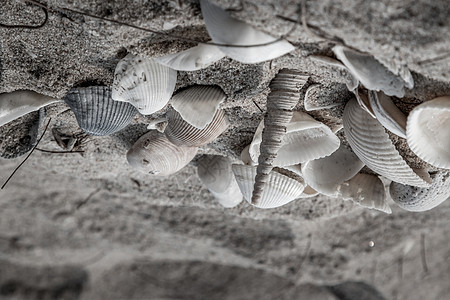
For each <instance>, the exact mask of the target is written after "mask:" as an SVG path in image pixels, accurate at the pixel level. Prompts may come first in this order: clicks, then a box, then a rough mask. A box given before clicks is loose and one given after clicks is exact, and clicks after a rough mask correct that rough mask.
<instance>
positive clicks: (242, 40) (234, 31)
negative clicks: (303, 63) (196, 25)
mask: <svg viewBox="0 0 450 300" xmlns="http://www.w3.org/2000/svg"><path fill="white" fill-rule="evenodd" d="M200 7H201V10H202V16H203V20H204V21H205V24H206V30H208V33H209V35H210V36H211V38H212V40H213V42H214V43H220V44H227V45H258V44H264V43H269V42H274V41H276V40H278V38H275V37H273V36H270V35H268V34H266V33H264V32H262V31H259V30H257V29H255V28H253V27H252V26H250V25H248V24H246V23H244V22H242V21H239V20H236V19H234V18H232V17H230V15H229V14H228V13H227V12H226V11H225V10H223V9H222V8H220V7H219V6H217V5H215V4H212V3H210V2H209V1H207V0H200ZM219 48H220V50H221V51H222V52H223V53H225V54H226V55H227V56H229V57H231V58H232V59H234V60H237V61H239V62H242V63H247V64H254V63H259V62H263V61H267V60H271V59H274V58H277V57H279V56H282V55H284V54H286V53H288V52H291V51H293V50H295V47H294V46H292V45H291V44H290V43H289V42H287V41H285V40H280V41H277V42H274V43H271V44H268V45H265V46H257V47H256V46H255V47H219Z"/></svg>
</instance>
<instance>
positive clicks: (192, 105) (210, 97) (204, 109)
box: [171, 85, 227, 129]
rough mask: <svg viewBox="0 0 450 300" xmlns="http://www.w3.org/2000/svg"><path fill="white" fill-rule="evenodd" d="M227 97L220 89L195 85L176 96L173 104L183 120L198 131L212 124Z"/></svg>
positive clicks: (173, 98)
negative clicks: (220, 105)
mask: <svg viewBox="0 0 450 300" xmlns="http://www.w3.org/2000/svg"><path fill="white" fill-rule="evenodd" d="M226 97H227V96H226V95H225V93H224V92H223V91H222V89H221V88H219V87H216V86H211V85H209V86H208V85H194V86H192V87H190V88H187V89H185V90H183V91H181V92H179V93H177V94H176V95H174V96H173V97H172V100H171V103H172V107H173V109H175V110H176V111H177V112H178V113H179V114H180V115H181V117H182V118H183V120H185V121H186V122H188V123H189V124H190V125H192V126H194V127H196V128H198V129H203V128H205V126H206V125H208V124H209V123H211V121H212V119H213V117H214V115H215V114H216V111H217V109H218V107H219V104H220V103H222V101H223V100H225V98H226Z"/></svg>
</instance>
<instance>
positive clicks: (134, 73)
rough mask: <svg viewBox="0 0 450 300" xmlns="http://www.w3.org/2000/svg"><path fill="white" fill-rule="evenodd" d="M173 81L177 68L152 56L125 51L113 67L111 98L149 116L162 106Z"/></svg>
mask: <svg viewBox="0 0 450 300" xmlns="http://www.w3.org/2000/svg"><path fill="white" fill-rule="evenodd" d="M176 82H177V71H175V70H172V69H170V68H169V67H167V66H164V65H161V64H159V63H158V62H156V61H155V60H153V59H148V58H143V57H140V56H136V55H133V54H128V55H127V56H125V57H124V58H123V59H122V60H121V61H119V63H118V64H117V66H116V70H115V72H114V82H113V86H112V98H113V99H114V100H116V101H123V102H129V103H131V104H132V105H134V106H135V107H136V108H137V109H138V110H139V112H140V113H141V114H143V115H150V114H152V113H154V112H156V111H158V110H160V109H162V108H163V107H164V106H166V104H167V103H168V102H169V100H170V97H172V93H173V91H174V90H175V84H176Z"/></svg>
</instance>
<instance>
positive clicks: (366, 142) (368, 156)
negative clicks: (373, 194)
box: [343, 100, 431, 187]
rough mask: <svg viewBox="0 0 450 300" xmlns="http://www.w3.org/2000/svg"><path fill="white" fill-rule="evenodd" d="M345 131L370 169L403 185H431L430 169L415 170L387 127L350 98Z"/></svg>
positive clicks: (346, 112) (344, 117)
mask: <svg viewBox="0 0 450 300" xmlns="http://www.w3.org/2000/svg"><path fill="white" fill-rule="evenodd" d="M343 123H344V132H345V136H346V138H347V141H348V143H349V144H350V146H351V147H352V150H353V152H355V154H356V155H357V156H358V157H359V159H360V160H361V161H362V162H364V163H365V164H366V165H367V166H368V167H369V168H370V169H372V170H373V171H374V172H377V173H378V174H381V175H383V176H384V177H386V178H388V179H390V180H392V181H395V182H399V183H403V184H407V185H414V186H420V187H428V186H429V185H430V184H431V178H430V176H429V174H428V173H427V172H421V171H420V170H413V169H411V168H410V167H409V166H408V165H407V164H406V162H405V160H404V159H403V158H402V157H401V156H400V154H399V153H398V151H397V149H395V146H394V144H392V142H391V140H390V139H389V136H388V134H387V133H386V131H385V130H384V127H383V126H382V125H381V124H380V123H379V122H378V121H377V120H376V119H373V118H372V117H371V116H370V115H369V114H368V113H366V112H365V111H364V110H362V109H361V108H360V107H359V106H358V104H357V102H356V101H355V100H350V101H349V102H348V103H347V105H346V107H345V110H344V116H343Z"/></svg>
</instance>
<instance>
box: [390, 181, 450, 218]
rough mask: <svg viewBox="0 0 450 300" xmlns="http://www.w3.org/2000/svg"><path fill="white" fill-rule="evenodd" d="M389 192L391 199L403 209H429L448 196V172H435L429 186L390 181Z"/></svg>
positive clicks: (449, 193) (449, 182) (449, 194)
mask: <svg viewBox="0 0 450 300" xmlns="http://www.w3.org/2000/svg"><path fill="white" fill-rule="evenodd" d="M389 193H390V194H391V197H392V200H394V202H395V203H397V205H398V206H400V207H401V208H403V209H405V210H409V211H426V210H430V209H432V208H434V207H436V206H438V205H439V204H441V203H442V202H444V201H445V200H447V199H449V198H450V172H439V173H437V174H435V175H434V178H433V183H432V184H431V186H430V187H429V188H417V187H414V186H407V185H403V184H400V183H396V182H392V183H391V186H390V187H389Z"/></svg>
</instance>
